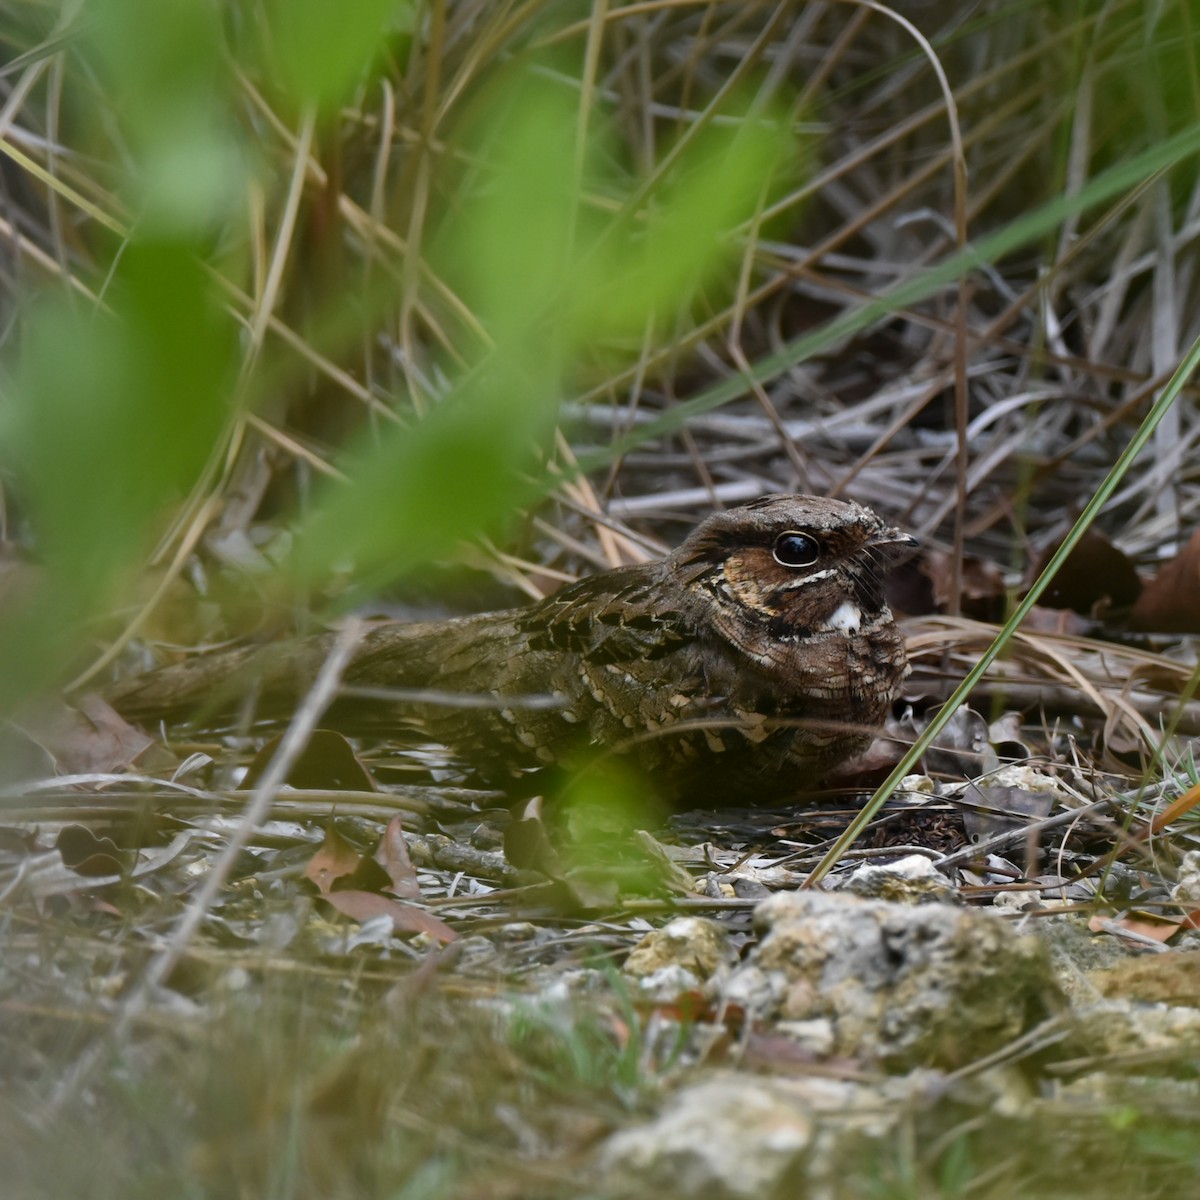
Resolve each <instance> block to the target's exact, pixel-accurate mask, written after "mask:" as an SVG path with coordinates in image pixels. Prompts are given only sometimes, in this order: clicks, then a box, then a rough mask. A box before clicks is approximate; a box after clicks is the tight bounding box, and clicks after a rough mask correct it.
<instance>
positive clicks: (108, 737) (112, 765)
mask: <svg viewBox="0 0 1200 1200" xmlns="http://www.w3.org/2000/svg"><path fill="white" fill-rule="evenodd" d="M21 728H22V729H23V731H24V733H25V735H26V736H27V737H29V738H30V739H31V740H32V741H34V742H36V743H37V744H38V745H39V746H41V747H42V749H43V750H45V751H46V753H47V754H49V755H50V756H51V757H52V758H53V759H54V762H55V764H56V765H57V767H58V769H59V770H60V771H61V772H62V773H63V774H64V775H91V774H102V775H107V774H111V773H112V772H114V771H123V770H125V768H126V767H128V766H131V765H132V764H133V762H134V761H135V760H136V759H137V757H138V756H139V755H140V754H142V753H144V752H145V751H146V750H147V749H149V747H151V746H153V745H154V739H153V738H149V737H147V736H146V735H145V734H144V733H142V731H141V730H140V729H134V727H133V726H132V725H130V724H129V722H128V721H126V720H125V719H124V718H123V717H121V716H120V715H119V714H118V713H117V711H116V709H114V708H113V707H112V706H111V705H109V704H108V703H107V702H106V701H104V700H102V699H101V698H100V697H99V696H97V695H95V694H89V695H86V696H82V697H80V699H79V700H78V701H77V703H76V706H75V707H74V708H69V707H67V705H65V704H55V705H53V706H51V707H50V708H49V709H46V710H44V711H42V712H39V713H38V714H37V715H36V716H34V717H32V718H31V719H30V720H29V721H22V722H21Z"/></svg>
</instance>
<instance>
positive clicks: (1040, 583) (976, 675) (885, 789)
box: [804, 338, 1200, 887]
mask: <svg viewBox="0 0 1200 1200" xmlns="http://www.w3.org/2000/svg"><path fill="white" fill-rule="evenodd" d="M1197 365H1200V338H1197V339H1196V341H1194V342H1193V343H1192V346H1191V348H1190V349H1189V350H1188V352H1187V354H1186V355H1185V356H1184V359H1183V361H1182V362H1181V363H1180V364H1179V367H1178V369H1177V370H1176V371H1175V374H1174V375H1172V376H1171V379H1170V381H1169V382H1168V384H1167V386H1166V387H1165V388H1164V389H1163V392H1162V395H1161V396H1159V398H1158V399H1157V400H1156V401H1155V403H1154V406H1153V407H1152V408H1151V409H1150V411H1149V413H1147V414H1146V419H1145V420H1144V421H1143V422H1142V424H1141V425H1140V426H1139V428H1138V430H1137V432H1136V433H1135V434H1134V435H1133V438H1132V440H1131V441H1130V443H1129V445H1128V446H1126V447H1125V450H1124V452H1123V453H1122V454H1121V457H1120V458H1118V459H1117V461H1116V462H1115V463H1114V464H1113V468H1112V470H1111V471H1109V473H1108V475H1107V476H1106V477H1105V479H1104V482H1103V483H1102V484H1101V485H1100V487H1099V488H1098V489H1097V490H1096V494H1095V495H1094V496H1093V497H1092V498H1091V500H1090V501H1088V504H1087V507H1086V508H1085V509H1084V510H1083V512H1082V513H1081V514H1080V516H1079V520H1077V521H1076V522H1075V525H1074V527H1073V528H1072V529H1071V532H1070V533H1068V534H1067V536H1066V538H1065V539H1064V541H1063V544H1062V545H1061V546H1059V548H1058V549H1057V550H1056V551H1055V553H1054V557H1053V558H1051V559H1050V562H1049V563H1048V564H1047V565H1046V569H1045V570H1044V571H1043V572H1042V573H1041V575H1039V576H1038V579H1037V582H1036V583H1035V584H1034V585H1033V587H1031V588H1030V589H1029V591H1028V593H1027V594H1026V596H1025V599H1024V600H1022V601H1021V603H1020V604H1018V605H1017V608H1016V611H1015V612H1014V613H1013V614H1012V616H1011V617H1009V619H1008V620H1007V621H1006V622H1005V624H1004V628H1003V629H1001V630H1000V632H999V633H998V634H997V635H996V639H995V641H993V642H992V644H991V645H990V646H989V647H988V648H987V650H985V651H984V653H983V655H982V657H981V658H980V659H979V661H978V662H977V663H976V664H975V666H974V667H972V668H971V670H970V671H968V672H967V675H966V678H964V679H963V681H962V683H960V684H959V685H958V687H957V688H955V690H954V694H953V695H952V696H951V697H950V699H949V700H947V701H946V703H945V704H944V705H942V707H941V709H940V711H939V712H938V713H937V715H936V716H935V717H934V718H933V720H932V721H930V722H929V725H928V727H927V728H926V730H925V732H924V733H922V734H921V736H920V737H918V738H917V740H916V742H914V743H913V746H912V748H911V749H910V750H909V752H908V753H907V754H906V755H905V756H904V757H903V758H902V759H901V760H900V762H899V763H898V764H897V765H896V769H895V770H894V771H893V772H892V773H891V774H890V775H889V776H888V777H887V779H885V780H884V782H883V783H882V784H881V785H880V787H879V788H878V790H877V791H876V792H875V794H874V795H873V796H872V797H871V799H870V800H869V801H868V802H867V805H866V807H865V808H864V809H863V810H862V811H861V812H860V813H859V814H858V816H856V817H855V818H854V820H853V821H851V822H850V824H849V826H847V828H846V831H845V832H844V833H843V834H842V835H841V837H839V838H838V839H837V841H836V842H834V844H833V845H832V846H831V847H830V848H829V850H828V852H827V853H826V855H825V857H824V858H822V859H821V861H820V862H819V863H817V865H816V867H815V868H814V869H813V872H812V874H811V875H809V877H808V878H807V879H806V880H805V881H804V887H815V886H816V885H817V884H818V883H820V881H821V880H822V879H824V877H825V876H826V875H827V874H828V873H829V870H830V868H831V867H832V866H833V865H834V864H835V863H836V862H837V861H838V859H839V858H840V857H841V856H842V855H843V854H844V853H845V852H846V850H847V849H848V848H849V847H850V846H851V845H852V844H853V843H854V842H855V840H856V839H857V838H858V836H859V834H861V833H862V831H863V830H864V829H865V828H866V827H867V826H868V825H869V824H870V822H871V821H872V820H873V819H874V817H875V814H876V813H877V812H878V811H879V810H880V809H881V808H882V807H883V805H884V803H885V802H886V801H887V798H888V797H889V796H890V795H891V794H892V792H894V791H895V790H896V787H897V785H898V784H899V783H900V781H901V780H902V779H903V778H904V777H905V776H906V775H908V774H909V773H910V772H911V771H912V769H913V767H914V766H915V765H916V763H917V761H918V760H919V759H920V757H921V755H923V754H924V753H925V751H926V750H928V749H929V747H930V746H932V745H933V742H934V739H935V738H936V737H937V735H938V734H939V733H941V731H942V730H943V729H944V728H945V727H946V726H947V725H948V724H949V723H950V718H951V717H953V716H954V714H955V712H956V711H957V710H958V709H959V707H960V706H961V705H962V703H963V701H964V700H966V698H967V697H968V696H969V695H970V694H971V691H972V689H973V688H974V687H975V685H976V684H977V683H978V682H979V681H980V679H982V678H983V676H984V673H985V672H986V671H987V669H988V668H989V667H990V666H991V665H992V663H993V662H994V661H995V659H996V656H997V655H998V654H999V653H1000V651H1001V650H1003V649H1004V647H1005V646H1007V645H1008V643H1009V641H1010V640H1011V639H1012V636H1013V634H1014V633H1016V631H1017V629H1018V628H1019V627H1020V625H1021V622H1022V621H1024V620H1025V618H1026V617H1027V616H1028V615H1029V610H1030V609H1031V608H1033V606H1034V605H1035V604H1036V603H1037V602H1038V600H1039V599H1040V598H1041V595H1042V593H1043V592H1044V591H1045V590H1046V588H1047V587H1048V586H1049V584H1050V581H1051V580H1052V579H1053V578H1054V576H1055V575H1056V574H1058V571H1059V569H1060V568H1061V567H1062V565H1063V563H1065V562H1066V561H1067V557H1068V556H1069V555H1070V553H1071V551H1072V550H1074V549H1075V547H1076V545H1078V543H1079V540H1080V538H1082V537H1083V535H1084V534H1085V533H1086V532H1087V530H1088V527H1089V526H1090V525H1091V524H1092V522H1093V521H1094V520H1095V519H1096V517H1097V515H1098V514H1099V512H1100V510H1101V509H1102V508H1103V507H1104V506H1105V504H1107V503H1108V501H1109V498H1110V497H1111V496H1112V494H1113V492H1114V491H1115V490H1116V488H1117V485H1118V484H1119V483H1120V482H1121V480H1122V479H1123V478H1124V477H1125V475H1126V473H1127V472H1128V470H1129V468H1130V467H1131V466H1133V463H1134V460H1135V459H1136V458H1137V456H1138V455H1139V454H1140V453H1141V452H1142V450H1143V449H1144V448H1145V446H1146V443H1147V442H1148V441H1149V440H1150V437H1151V436H1152V435H1153V433H1154V430H1155V427H1156V426H1157V425H1158V423H1159V422H1160V421H1161V420H1162V419H1163V417H1164V416H1165V415H1166V413H1167V411H1168V410H1169V409H1170V407H1171V405H1172V404H1174V403H1175V398H1176V397H1177V396H1178V395H1179V393H1180V392H1181V391H1182V390H1183V387H1184V385H1185V384H1186V383H1187V381H1188V379H1190V378H1191V375H1192V372H1193V371H1195V369H1196V367H1197Z"/></svg>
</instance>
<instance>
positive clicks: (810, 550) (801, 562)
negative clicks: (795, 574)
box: [772, 530, 821, 567]
mask: <svg viewBox="0 0 1200 1200" xmlns="http://www.w3.org/2000/svg"><path fill="white" fill-rule="evenodd" d="M772 553H774V555H775V561H776V562H777V563H779V564H780V566H783V567H811V566H812V565H813V563H815V562H816V561H817V559H818V558H820V557H821V546H820V543H819V542H818V541H817V539H816V538H812V537H809V536H808V534H807V533H796V532H795V531H794V530H789V531H788V532H787V533H781V534H780V535H779V536H778V537H777V538H776V539H775V548H774V550H773V551H772Z"/></svg>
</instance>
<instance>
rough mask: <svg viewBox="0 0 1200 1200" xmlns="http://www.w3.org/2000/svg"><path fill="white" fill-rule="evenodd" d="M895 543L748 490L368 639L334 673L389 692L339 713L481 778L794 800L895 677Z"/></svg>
mask: <svg viewBox="0 0 1200 1200" xmlns="http://www.w3.org/2000/svg"><path fill="white" fill-rule="evenodd" d="M913 545H915V542H914V540H913V539H912V538H911V537H908V536H907V535H906V534H903V533H900V532H899V531H898V530H895V529H890V528H888V527H887V526H886V525H885V524H884V523H883V522H882V521H881V520H880V519H879V518H878V517H877V516H876V515H875V514H874V513H872V512H871V511H870V510H868V509H865V508H861V507H860V506H858V505H856V504H850V503H846V502H843V501H838V500H826V499H821V498H819V497H813V496H767V497H764V498H763V499H761V500H758V501H756V502H754V503H753V504H747V505H745V506H743V507H740V508H735V509H730V510H729V511H727V512H721V513H717V514H715V515H714V516H712V517H709V518H708V520H706V521H704V522H703V523H702V524H701V525H699V526H698V527H697V528H696V529H695V530H694V531H693V533H692V534H691V536H690V537H688V539H687V540H686V541H685V542H684V543H683V544H682V545H681V546H680V547H679V548H678V549H677V550H675V551H674V552H673V553H671V554H669V555H667V557H666V558H664V559H662V560H661V561H659V562H653V563H647V564H644V565H641V566H634V567H623V568H620V569H618V570H614V571H608V572H606V573H604V574H601V575H596V576H593V577H592V578H590V579H584V580H581V581H580V582H579V583H576V584H573V585H571V586H570V587H566V588H564V589H562V590H561V591H560V592H558V593H556V594H555V595H553V596H551V597H549V598H548V599H546V600H544V601H542V602H541V603H539V604H535V605H532V606H530V607H527V608H518V609H509V610H506V611H503V612H495V613H483V614H481V615H479V616H473V617H463V618H457V619H453V620H447V621H436V622H428V623H423V624H401V623H394V622H387V623H382V624H379V625H377V626H373V627H371V628H369V629H368V631H367V632H366V633H365V635H364V636H363V639H362V641H361V643H360V644H359V646H358V647H357V649H356V650H355V652H354V654H353V657H352V661H351V664H350V666H349V668H348V669H347V671H346V673H345V677H344V678H345V682H346V684H347V685H350V686H351V687H359V688H363V687H366V688H396V689H404V690H405V691H406V692H408V693H409V695H407V696H406V697H405V698H403V699H400V700H384V699H379V698H375V699H373V700H366V701H364V700H361V699H360V700H359V702H358V706H357V708H356V710H355V711H356V712H357V713H358V715H359V717H361V716H362V714H363V713H364V712H367V713H369V714H370V721H371V723H372V724H373V725H374V727H375V728H377V729H378V728H379V727H380V722H381V720H382V721H386V722H390V723H391V724H392V726H393V727H403V728H405V729H409V730H414V731H416V732H417V733H418V734H419V735H420V736H422V737H424V738H426V739H427V740H428V741H431V742H438V743H442V744H444V745H447V746H450V747H451V748H452V749H454V750H455V751H456V752H457V753H458V754H460V755H461V756H462V757H463V758H464V759H465V760H467V761H468V762H470V763H471V764H472V765H473V766H474V767H476V768H477V769H478V770H480V771H481V772H482V773H483V774H485V775H487V776H490V777H491V778H493V779H495V780H497V781H498V782H503V781H504V780H509V779H512V778H513V776H514V775H516V774H519V773H521V772H523V771H526V770H528V769H531V768H536V767H540V766H546V765H554V766H557V767H565V768H568V769H570V768H573V767H576V766H579V765H582V764H584V763H586V762H588V761H589V759H591V758H593V757H595V755H596V754H597V753H600V752H613V753H616V754H620V755H622V756H625V757H626V758H627V759H628V760H630V761H632V762H633V763H634V764H636V766H637V767H638V768H640V769H641V770H642V771H644V772H645V773H646V774H647V776H648V777H649V778H650V780H651V782H652V783H653V784H654V785H655V786H656V787H657V789H658V790H659V791H660V792H662V793H664V794H666V795H669V796H671V797H674V798H677V799H689V798H692V797H695V798H704V799H712V798H716V799H718V800H723V799H728V800H745V799H764V798H770V797H779V796H783V795H787V794H789V793H796V792H801V791H803V790H805V789H806V788H808V787H811V786H812V785H813V784H815V783H817V782H819V780H820V779H821V777H822V776H823V775H825V774H827V773H828V772H829V770H830V769H832V768H833V767H835V766H837V765H838V764H840V763H842V762H844V761H845V760H846V759H848V758H850V757H851V756H853V755H854V754H856V753H858V752H859V751H860V750H862V749H863V748H865V747H866V745H867V744H868V743H869V742H870V740H871V738H872V736H873V735H874V733H875V731H876V730H877V729H878V728H879V726H880V725H881V723H882V722H883V720H884V718H885V716H886V714H887V712H888V710H889V707H890V705H891V703H892V700H893V699H894V697H895V695H896V692H897V689H898V688H899V686H900V683H901V681H902V680H903V678H904V676H905V674H906V672H907V665H906V659H905V653H904V641H903V637H902V635H901V633H900V631H899V629H898V628H897V627H896V624H895V622H894V621H893V619H892V614H891V612H890V611H889V609H888V607H887V603H886V601H885V600H884V596H883V587H882V584H883V575H884V573H885V571H886V570H887V569H888V567H889V566H890V564H891V562H892V561H893V560H894V559H896V558H897V557H900V556H901V555H903V554H904V553H905V552H906V551H907V549H908V548H910V547H912V546H913ZM330 645H331V642H330V637H329V635H325V636H323V637H319V638H314V639H310V640H309V641H307V642H304V643H301V644H300V645H299V646H298V647H292V648H284V649H276V650H274V651H268V652H265V653H264V652H262V651H236V652H234V653H232V654H225V655H217V656H209V657H199V658H196V659H193V660H191V661H189V662H186V663H182V664H179V665H177V666H173V667H166V668H163V669H162V670H160V671H156V672H153V673H151V674H149V675H146V676H142V677H141V678H135V679H130V680H127V681H123V682H121V683H119V684H117V685H116V686H115V687H114V688H113V689H112V690H111V692H110V695H109V699H110V700H111V702H112V703H113V704H114V705H115V707H116V708H117V709H119V710H120V711H121V712H123V713H125V714H126V715H127V716H131V717H135V718H136V717H141V718H145V717H159V716H163V715H169V714H179V713H181V712H184V711H187V710H189V709H194V708H196V707H198V706H199V705H201V704H203V703H204V702H205V701H206V700H207V699H209V698H210V697H211V696H212V694H213V693H214V691H215V690H216V689H217V688H219V687H220V686H222V685H226V686H227V685H228V681H229V680H231V679H238V680H240V684H239V686H240V687H241V688H242V689H243V690H244V689H245V688H247V687H249V686H252V685H253V682H254V680H255V679H257V681H258V686H259V687H260V688H261V693H262V695H263V697H264V698H266V699H274V700H279V699H285V698H288V697H290V698H292V699H294V698H295V697H296V696H298V695H300V694H302V692H303V688H304V687H305V686H306V685H307V683H308V682H310V681H311V679H312V677H313V676H314V675H315V673H316V671H317V669H318V668H319V666H320V664H321V662H322V660H323V659H324V657H325V655H326V654H327V653H328V651H329V648H330ZM414 689H416V690H420V689H425V690H432V691H434V692H436V693H437V695H434V696H430V695H424V696H422V695H414V694H412V693H413V691H414ZM343 715H344V714H343ZM352 723H353V722H352Z"/></svg>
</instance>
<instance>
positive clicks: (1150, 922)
mask: <svg viewBox="0 0 1200 1200" xmlns="http://www.w3.org/2000/svg"><path fill="white" fill-rule="evenodd" d="M1088 928H1089V929H1090V930H1091V931H1092V932H1093V933H1111V932H1112V931H1113V929H1127V930H1128V931H1129V932H1130V933H1136V934H1138V935H1140V936H1141V937H1147V938H1153V939H1154V941H1156V942H1169V941H1170V940H1171V938H1173V937H1174V936H1175V935H1176V934H1177V933H1178V932H1179V931H1180V930H1181V929H1200V908H1197V909H1193V910H1192V911H1191V912H1190V913H1187V914H1186V915H1184V916H1183V917H1181V918H1179V919H1178V920H1172V919H1171V918H1169V917H1159V916H1157V915H1152V914H1149V913H1141V914H1139V915H1137V916H1132V915H1131V916H1127V917H1121V918H1120V920H1116V921H1114V920H1112V919H1111V918H1109V917H1103V916H1099V915H1097V916H1094V917H1092V919H1091V920H1090V921H1089V922H1088Z"/></svg>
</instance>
